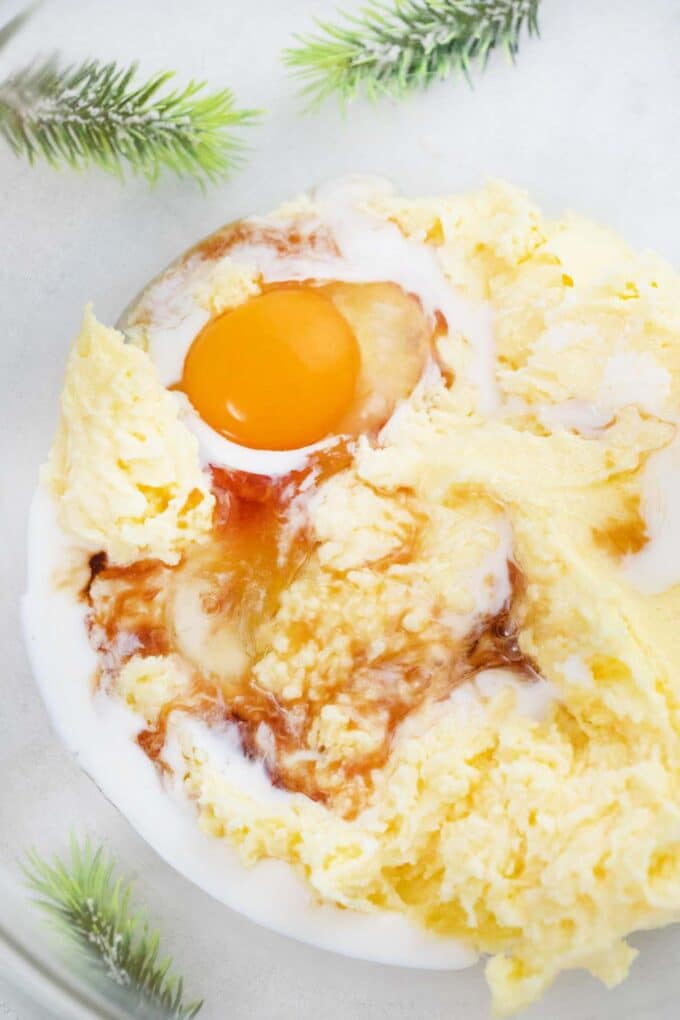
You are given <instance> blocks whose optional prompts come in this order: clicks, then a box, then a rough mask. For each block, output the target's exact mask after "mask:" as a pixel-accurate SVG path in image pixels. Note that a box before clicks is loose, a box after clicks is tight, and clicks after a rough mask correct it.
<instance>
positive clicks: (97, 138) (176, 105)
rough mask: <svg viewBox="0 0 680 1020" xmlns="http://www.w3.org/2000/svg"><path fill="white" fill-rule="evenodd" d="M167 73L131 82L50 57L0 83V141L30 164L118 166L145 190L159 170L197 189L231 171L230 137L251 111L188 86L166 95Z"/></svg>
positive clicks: (226, 95) (105, 69)
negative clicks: (143, 182) (141, 179)
mask: <svg viewBox="0 0 680 1020" xmlns="http://www.w3.org/2000/svg"><path fill="white" fill-rule="evenodd" d="M172 77H173V73H172V72H162V73H159V74H155V75H153V76H152V77H151V78H149V79H148V80H146V81H143V82H141V83H140V82H138V81H137V66H136V64H132V65H131V66H130V67H120V66H118V65H117V64H116V63H113V62H112V63H102V62H100V61H98V60H88V61H86V62H84V63H81V64H77V65H72V66H70V67H60V66H59V64H58V63H57V61H56V60H55V59H54V58H50V59H48V60H45V61H42V62H39V63H35V64H32V65H31V66H29V67H26V68H24V69H23V70H20V71H18V72H16V73H15V74H13V75H12V76H11V77H10V78H9V79H7V80H6V81H4V82H2V83H0V136H1V137H3V138H4V139H5V140H6V141H7V142H8V143H9V145H10V146H11V147H12V149H13V150H14V152H15V153H16V154H17V155H19V156H24V157H26V158H27V159H28V160H29V161H30V162H31V163H33V162H34V161H35V160H36V159H38V158H44V159H46V160H47V161H48V162H49V163H51V164H53V165H59V164H66V165H68V166H71V167H75V168H81V167H86V166H92V165H97V166H99V167H102V168H103V169H104V170H108V171H109V172H112V173H116V174H119V175H120V174H121V173H122V170H123V167H124V166H127V167H129V168H130V169H131V170H132V171H133V172H136V173H140V174H143V175H144V176H145V177H146V178H147V179H148V180H149V181H155V180H156V179H157V177H158V176H159V174H160V172H161V170H162V169H163V168H167V169H168V170H171V171H172V172H174V173H175V174H177V175H178V176H180V177H194V178H196V179H197V180H198V181H199V182H201V183H202V184H204V183H205V182H206V181H215V180H217V179H219V178H222V177H224V176H226V175H227V174H228V173H229V172H230V171H231V170H233V169H234V168H235V167H236V166H238V165H239V163H240V162H241V159H242V156H243V152H244V146H243V142H242V140H241V138H240V137H239V135H238V134H237V129H241V128H243V127H245V126H247V125H250V124H252V123H253V122H254V121H255V120H256V119H257V117H258V111H255V110H239V109H237V108H236V106H235V103H234V97H233V95H232V93H231V92H230V91H229V90H228V89H222V90H221V91H218V92H207V91H206V86H205V83H202V82H193V81H192V82H190V83H189V84H188V85H187V86H186V87H185V88H183V89H177V90H171V91H168V90H167V89H166V88H165V86H166V85H167V83H168V82H169V81H170V79H171V78H172Z"/></svg>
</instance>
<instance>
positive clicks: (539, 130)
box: [0, 0, 680, 1020]
mask: <svg viewBox="0 0 680 1020" xmlns="http://www.w3.org/2000/svg"><path fill="white" fill-rule="evenodd" d="M17 6H18V5H17V4H16V3H12V2H11V0H10V2H8V0H5V2H4V4H3V0H0V22H1V21H3V20H4V19H5V16H6V15H8V14H9V13H11V12H13V11H14V10H16V8H17ZM336 6H337V5H336V3H335V0H331V2H321V0H317V2H313V0H292V2H289V3H281V2H280V0H251V2H250V3H248V4H242V3H237V2H235V0H231V2H230V0H192V2H191V3H189V4H188V3H187V2H186V0H144V2H140V0H116V3H102V2H101V0H99V2H98V0H51V2H50V0H48V2H46V3H44V4H42V5H41V6H40V7H39V8H38V10H37V12H36V13H35V15H34V17H33V18H32V20H31V21H30V22H29V24H28V25H27V26H26V27H25V29H24V30H23V31H22V33H21V34H20V35H19V36H18V37H17V38H16V39H15V40H14V41H12V43H11V44H10V45H9V46H7V48H6V49H5V50H3V51H2V52H0V77H2V76H4V75H5V74H7V73H8V72H9V71H10V70H11V69H12V68H14V67H17V66H19V65H20V64H22V63H23V62H25V61H26V60H28V59H29V58H31V57H33V56H34V55H35V54H37V53H42V54H44V53H47V52H50V51H53V50H54V51H59V52H60V53H61V54H62V55H63V57H64V58H65V59H78V58H82V57H84V56H97V57H100V58H103V59H117V60H121V61H126V62H127V61H130V60H132V59H138V60H139V62H140V65H141V67H142V68H143V69H144V70H148V71H152V70H157V69H164V68H173V69H176V70H177V72H178V81H181V80H184V79H186V78H188V77H191V76H195V77H199V78H205V79H207V80H208V81H209V82H210V83H211V84H213V85H215V86H218V85H219V86H222V85H229V86H230V87H232V88H233V89H234V91H235V93H236V96H237V100H238V102H239V103H240V104H241V105H243V106H248V107H262V108H265V109H266V111H267V114H266V117H265V119H264V120H263V121H262V123H261V125H260V126H258V127H256V128H254V129H252V131H250V132H249V133H248V137H249V139H250V142H251V145H252V150H251V153H250V155H249V159H248V162H247V165H246V166H245V167H244V169H243V170H241V171H240V172H239V173H238V174H237V175H235V176H234V178H233V180H231V181H229V182H227V183H225V184H222V185H220V186H218V187H211V188H209V189H208V190H207V191H206V192H205V193H203V192H202V191H201V190H200V189H199V188H198V187H196V186H195V185H193V184H192V183H191V182H178V181H176V180H174V179H173V178H171V177H164V178H163V180H162V181H161V182H160V183H159V184H158V186H157V187H156V188H155V189H154V190H150V189H149V188H148V186H147V185H146V183H145V182H144V181H143V180H139V179H136V178H131V179H129V180H127V182H126V183H125V184H124V185H121V183H120V182H119V181H118V180H116V179H114V178H111V177H107V176H106V175H104V174H103V173H101V172H98V171H92V172H87V173H83V174H80V175H78V174H75V173H72V172H68V171H62V172H56V171H54V170H52V169H50V168H49V167H47V166H45V165H36V166H35V167H33V168H30V167H28V166H27V165H26V164H24V163H22V162H20V161H19V160H17V159H16V158H15V157H14V156H13V155H12V154H11V152H9V150H8V149H7V147H5V146H3V145H2V144H1V143H0V238H1V242H0V243H1V246H2V260H1V261H0V302H1V304H0V307H1V308H2V343H1V344H0V385H1V386H2V399H1V400H0V414H1V417H2V422H1V428H0V443H1V445H2V472H3V477H2V483H1V485H0V501H1V502H0V519H1V521H2V535H3V542H2V543H1V553H0V555H1V556H2V562H1V563H0V569H1V576H2V578H3V584H2V586H1V591H0V598H1V599H2V607H1V609H2V611H1V612H0V620H1V621H2V628H3V643H2V647H3V652H4V662H3V669H2V671H0V673H1V674H2V679H1V680H0V683H1V684H2V690H3V699H2V704H3V710H2V713H3V714H4V713H5V712H6V709H7V708H8V706H11V708H10V709H9V712H8V714H7V715H5V720H6V724H5V725H3V727H2V739H1V740H0V769H2V775H3V782H2V784H1V788H0V860H2V862H3V863H5V862H7V861H9V860H11V859H14V857H15V856H16V854H18V853H19V852H20V851H21V849H22V847H23V846H25V845H27V844H28V843H30V842H31V841H38V842H39V843H41V844H42V845H45V846H46V847H48V848H49V846H50V840H51V839H54V840H55V841H57V840H59V839H62V838H63V834H64V833H67V832H68V829H69V827H70V825H71V824H73V822H74V821H75V820H76V818H77V817H78V812H79V811H81V808H82V809H83V810H85V809H87V811H88V824H89V826H90V828H94V829H95V830H97V828H98V827H103V828H105V829H106V831H107V832H108V833H110V832H112V831H113V829H114V828H115V827H116V826H117V829H116V831H117V832H118V833H119V837H118V841H117V843H116V849H117V851H118V852H119V853H121V855H122V857H123V860H124V861H125V860H126V859H128V860H132V859H134V861H135V868H136V869H137V871H138V872H139V873H140V874H142V875H143V877H144V880H145V883H146V892H147V899H148V900H149V902H150V905H151V907H152V910H154V911H155V912H156V914H159V913H160V914H161V915H162V917H163V921H164V927H165V930H166V931H168V933H169V938H170V943H171V946H172V949H173V952H174V953H175V955H176V956H177V957H178V958H179V959H181V960H182V961H183V962H184V963H185V964H186V961H187V959H189V958H192V954H193V950H192V946H191V945H190V944H189V939H188V938H187V937H186V935H185V933H184V932H183V929H182V923H181V918H182V903H183V897H184V896H185V895H187V894H186V891H185V889H184V886H185V885H186V883H184V882H183V880H181V879H179V878H178V877H173V876H172V875H171V874H170V873H169V871H168V869H167V868H165V867H164V866H161V865H159V864H157V861H156V858H155V857H154V855H153V854H152V853H151V851H148V850H146V849H145V848H143V847H140V846H139V845H138V844H139V840H137V839H136V837H135V836H134V835H133V834H131V833H129V832H127V830H126V829H125V827H124V823H122V821H114V820H113V817H114V814H115V813H114V811H113V809H112V808H111V807H110V805H108V804H104V803H100V802H102V801H103V798H101V796H100V795H99V794H97V792H96V791H93V790H91V789H90V787H91V784H89V781H87V780H86V779H85V778H84V777H83V776H82V775H81V774H80V773H79V770H78V769H77V767H76V765H75V763H73V762H72V761H71V760H70V759H69V758H68V756H67V755H66V754H65V752H64V751H63V750H62V749H61V748H60V746H59V744H58V742H57V741H56V739H55V738H54V737H53V736H52V734H51V732H50V729H49V726H48V723H47V720H46V719H45V716H44V712H43V709H42V706H41V703H40V701H39V699H38V697H37V694H36V692H35V690H34V689H33V686H32V683H31V679H30V676H29V672H28V667H27V663H26V657H25V652H24V649H23V645H22V641H21V637H20V633H19V627H18V599H19V595H20V593H21V591H22V590H23V587H24V545H25V524H26V512H27V507H28V503H29V500H30V496H31V492H32V490H33V488H34V485H35V481H36V474H37V469H38V465H39V464H40V462H41V460H42V459H43V458H44V456H45V453H46V450H47V447H48V444H49V440H50V435H51V431H52V429H53V425H54V422H55V419H56V410H57V398H58V393H59V389H60V386H61V381H62V376H63V365H64V360H65V355H66V351H67V348H68V345H69V343H70V342H71V340H72V338H73V336H74V334H75V331H76V330H77V328H78V324H79V319H80V316H81V312H82V307H83V305H84V304H85V302H86V301H89V300H92V301H93V302H94V307H95V310H96V312H97V314H98V316H99V317H100V318H101V319H103V320H104V321H112V320H115V319H116V317H117V315H118V313H119V312H120V310H121V309H122V308H124V307H125V305H126V304H127V302H128V301H129V300H130V298H131V297H132V296H133V295H134V294H135V293H137V292H138V291H139V289H140V287H141V285H143V284H144V282H145V281H146V280H148V279H149V278H150V277H151V276H153V275H154V273H156V272H157V271H158V270H159V269H160V268H161V267H163V266H164V265H165V264H166V263H168V262H169V261H170V260H171V258H172V257H173V256H175V255H176V254H178V253H179V252H181V251H183V250H184V249H185V248H186V247H187V246H188V245H189V244H191V243H192V242H193V241H195V240H196V239H198V238H200V237H201V236H202V235H204V234H206V233H208V232H209V231H210V230H211V229H213V228H215V227H216V226H218V225H219V224H220V223H223V222H226V221H228V220H230V219H233V218H235V217H236V216H238V215H240V214H245V213H249V212H258V211H264V210H266V209H268V208H270V207H272V206H273V205H275V204H276V203H278V202H279V201H281V200H283V199H285V198H287V197H291V196H293V195H295V194H296V193H297V192H298V191H300V190H301V189H303V188H305V187H306V186H309V185H311V184H314V183H316V182H319V181H322V180H324V179H327V178H329V177H334V176H339V175H341V174H344V173H347V172H349V171H353V172H362V173H373V174H380V175H384V176H388V177H391V178H393V179H394V180H395V182H396V183H397V184H398V185H399V187H400V188H402V189H403V190H404V192H406V193H407V194H428V193H444V192H447V191H457V190H461V189H466V188H471V187H474V186H477V185H479V184H480V183H481V182H483V181H484V180H485V179H487V178H489V177H501V178H505V179H507V180H509V181H512V182H514V183H516V184H519V185H521V186H522V187H525V188H527V189H528V190H529V192H530V193H531V195H532V197H533V198H534V199H535V200H536V201H537V202H538V203H539V204H540V205H541V206H543V208H544V209H545V210H547V212H548V213H549V214H551V215H557V214H559V213H560V212H562V211H563V210H565V209H573V210H576V211H578V212H581V213H583V214H585V215H587V216H589V217H592V218H593V219H596V220H599V221H601V222H603V223H605V224H608V225H610V226H611V227H613V228H614V229H616V230H617V231H619V232H620V233H621V234H622V235H623V236H624V237H625V238H626V239H627V240H628V241H629V242H630V243H631V244H633V245H635V246H638V247H642V248H646V247H649V248H653V249H655V250H657V251H658V252H660V253H661V254H662V255H664V256H666V257H667V258H669V259H670V260H671V261H673V262H674V263H675V264H676V265H680V230H679V229H678V225H679V219H678V214H679V212H680V209H679V200H678V180H679V179H680V104H679V103H678V101H677V99H678V96H679V95H680V62H679V61H678V53H680V7H678V5H677V4H675V3H672V2H670V0H646V2H645V3H641V2H640V0H617V2H614V0H591V2H589V3H584V2H581V3H575V2H573V0H544V2H543V5H542V10H541V18H540V21H541V37H540V38H534V39H528V38H524V39H523V41H522V44H521V47H520V52H519V55H518V58H517V63H516V66H514V67H513V66H512V65H511V64H509V63H508V62H507V60H505V59H504V58H503V57H502V56H501V55H495V56H494V57H493V58H492V59H491V61H490V64H489V67H488V68H487V70H486V71H485V72H484V73H483V74H477V73H475V74H474V89H472V90H471V89H469V88H468V87H467V86H466V85H465V83H464V82H462V81H455V82H454V81H449V82H445V83H437V84H436V85H435V86H433V87H432V88H431V89H430V90H429V91H428V92H426V93H423V94H418V95H415V96H413V97H410V98H408V99H406V100H404V101H403V102H401V103H396V102H393V101H390V100H386V101H382V102H380V103H379V104H377V105H374V106H371V105H370V104H368V103H365V102H362V101H360V102H357V103H356V104H355V105H354V106H352V107H351V108H350V110H349V111H348V112H347V113H346V114H344V115H343V114H341V112H340V111H339V109H338V107H337V105H336V104H335V103H334V102H333V101H329V102H327V103H326V104H325V105H324V106H323V107H322V108H321V109H320V110H318V111H315V112H313V113H308V114H305V115H303V113H302V105H301V103H300V100H299V98H298V97H297V96H296V92H295V88H294V85H293V83H292V82H291V80H290V78H289V77H288V76H287V75H286V73H285V71H284V70H283V69H282V66H281V63H280V60H279V52H280V50H281V49H282V47H284V46H285V45H287V44H289V43H290V41H291V37H292V35H293V33H295V32H304V31H305V30H308V29H309V28H310V25H311V19H312V16H313V15H316V16H327V17H330V16H332V15H333V12H334V10H335V7H336ZM344 6H345V7H346V8H347V9H348V10H349V9H356V7H357V4H356V2H355V0H345V5H344ZM7 720H9V724H7ZM39 798H42V801H41V802H42V803H44V804H46V805H47V806H48V807H47V808H46V809H45V813H44V814H41V815H40V816H39V817H36V813H35V810H34V806H35V804H36V803H38V801H39ZM83 806H85V807H83ZM191 902H192V903H193V904H195V903H196V902H197V900H196V897H195V896H194V897H193V898H192V900H191ZM201 902H202V903H203V904H204V910H205V916H206V925H207V926H212V928H211V929H210V930H211V931H219V932H220V937H221V938H223V939H224V972H225V973H224V979H223V980H222V983H221V984H220V983H219V982H217V985H216V987H217V986H218V987H219V988H220V989H221V994H222V995H223V996H224V998H223V1000H222V1001H223V1002H224V1003H226V1004H228V1009H227V1007H226V1005H225V1007H224V1008H223V1009H221V1008H219V1006H218V1007H216V1006H215V1005H214V1004H213V1006H212V1007H211V1008H210V1009H209V1010H207V1011H206V1014H205V1016H206V1020H209V1018H213V1017H214V1018H217V1017H221V1016H231V1017H234V1018H238V1020H241V1018H242V1020H246V1018H248V1020H283V1018H284V1017H292V1016H295V1017H296V1020H312V1018H314V1020H317V1018H322V1020H344V1018H347V1017H352V1018H356V1020H381V1018H387V1017H389V1018H390V1020H426V1018H427V1020H435V1018H442V1020H443V1018H444V1017H455V1016H465V1017H467V1018H469V1020H482V1018H483V1017H484V1016H485V1015H486V1004H487V994H486V991H485V990H484V987H483V981H482V979H481V976H480V973H479V970H478V969H477V970H475V971H467V972H463V973H460V974H442V973H433V974H427V973H424V972H415V971H406V970H390V969H388V968H383V967H377V966H373V965H369V964H365V963H357V962H353V961H349V960H345V959H341V958H339V957H334V956H331V955H330V954H326V953H323V952H320V951H317V950H313V949H309V948H307V947H304V946H301V945H298V944H296V943H293V942H290V941H289V940H286V939H283V938H280V937H278V936H275V935H272V934H271V933H268V932H265V931H263V930H261V929H258V928H256V927H255V926H254V925H252V924H250V923H249V922H246V921H243V920H242V919H240V918H238V917H237V916H236V915H232V914H229V913H228V912H225V911H224V909H223V908H220V907H218V906H217V905H216V904H213V903H212V902H211V901H209V900H208V899H207V897H203V898H202V900H201ZM225 917H226V918H227V920H225ZM206 930H207V928H206ZM634 941H635V944H636V945H639V946H640V947H641V948H642V949H643V953H642V955H641V957H640V959H639V960H638V961H637V962H636V964H635V965H634V969H633V974H632V976H631V978H630V980H629V982H628V983H627V984H625V985H624V986H622V987H621V988H619V989H617V990H615V991H614V992H612V993H607V992H605V990H604V989H603V988H602V987H601V986H599V985H598V984H597V983H596V982H594V981H593V980H592V979H590V978H588V977H586V976H584V975H581V974H575V975H568V976H567V977H564V978H562V979H560V981H559V982H558V983H557V985H556V987H555V989H553V990H552V991H551V993H550V994H549V996H548V997H547V999H546V1000H545V1002H544V1003H543V1004H540V1005H538V1006H536V1007H534V1008H533V1009H531V1010H530V1011H529V1012H528V1013H527V1014H526V1016H527V1017H528V1018H532V1020H572V1018H574V1020H575V1018H578V1020H590V1018H592V1020H595V1018H598V1020H603V1018H606V1017H612V1018H613V1017H616V1018H617V1020H643V1018H649V1017H652V1016H653V1017H654V1018H655V1020H671V1017H673V1018H675V1017H676V1016H677V1001H678V994H679V993H680V978H679V977H678V974H680V966H679V965H680V934H678V933H677V931H675V932H673V931H671V932H663V933H662V932H655V933H652V934H650V935H647V936H643V937H641V938H639V939H638V938H636V939H635V940H634ZM196 955H197V958H196V959H195V961H194V963H193V964H192V965H191V968H188V967H187V966H186V965H185V967H184V969H185V971H186V970H187V969H191V974H192V986H193V985H194V984H195V985H196V986H197V987H198V988H199V989H200V986H201V980H202V978H205V979H206V980H207V976H208V974H209V973H210V980H211V982H212V983H213V984H215V977H214V966H215V958H214V956H213V958H212V960H208V959H207V958H206V959H202V958H198V954H196ZM209 968H211V969H210V972H209ZM3 1003H4V1005H3ZM46 1015H47V1014H46V1013H43V1012H40V1011H36V1010H35V1009H34V1008H33V1007H30V1006H29V1005H28V1004H27V1003H26V1002H24V1001H23V1000H20V999H19V998H18V993H16V992H14V991H10V990H9V988H7V989H6V990H3V988H1V987H0V1020H4V1018H5V1017H8V1018H12V1020H14V1018H15V1017H19V1018H20V1020H33V1018H37V1017H42V1016H46Z"/></svg>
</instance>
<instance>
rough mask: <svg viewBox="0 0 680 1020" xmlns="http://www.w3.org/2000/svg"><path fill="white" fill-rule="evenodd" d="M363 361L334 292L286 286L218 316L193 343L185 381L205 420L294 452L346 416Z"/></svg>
mask: <svg viewBox="0 0 680 1020" xmlns="http://www.w3.org/2000/svg"><path fill="white" fill-rule="evenodd" d="M360 360H361V359H360V354H359V345H358V344H357V341H356V338H355V336H354V334H353V332H352V330H351V329H350V327H349V325H348V323H347V320H346V319H345V318H344V317H343V316H342V315H341V313H340V312H339V311H338V309H337V308H336V306H335V305H334V304H333V302H332V301H331V300H330V299H329V298H327V297H325V296H324V295H322V294H319V293H317V292H316V291H314V290H313V289H312V288H305V287H296V288H282V289H280V290H272V291H269V292H268V293H266V294H261V295H259V296H258V297H255V298H251V300H249V301H247V302H245V304H243V305H239V306H238V308H234V309H232V310H231V311H228V312H225V313H224V314H223V315H220V316H218V317H217V318H215V319H212V320H211V321H210V322H209V323H208V324H207V325H206V326H205V327H204V328H203V329H202V330H201V332H200V333H199V334H198V336H197V337H196V339H195V340H194V342H193V343H192V345H191V347H190V348H189V352H188V354H187V356H186V359H185V361H184V372H183V376H182V381H181V384H180V385H181V389H183V390H184V392H185V393H186V394H187V396H188V397H189V400H190V401H191V403H192V404H193V406H194V407H195V408H196V410H197V411H198V413H199V414H200V416H201V418H203V420H204V421H206V422H207V423H208V425H210V426H212V428H214V429H216V430H217V431H218V432H221V433H223V435H225V436H227V437H228V438H229V439H232V440H233V441H234V442H236V443H240V444H241V445H242V446H249V447H253V448H254V449H258V450H294V449H297V448H298V447H300V446H307V445H308V444H309V443H315V442H316V441H317V440H319V439H322V438H323V437H324V436H326V435H328V434H329V433H330V432H332V430H333V427H334V426H335V425H336V424H337V423H338V422H339V421H340V419H341V418H342V417H343V416H344V415H345V413H346V412H347V410H348V408H349V407H350V405H351V403H352V399H353V397H354V392H355V388H356V383H357V377H358V375H359V367H360Z"/></svg>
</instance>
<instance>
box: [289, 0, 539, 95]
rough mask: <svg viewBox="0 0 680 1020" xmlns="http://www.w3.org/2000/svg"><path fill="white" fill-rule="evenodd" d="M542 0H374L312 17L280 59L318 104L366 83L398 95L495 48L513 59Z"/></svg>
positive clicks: (482, 59) (532, 29)
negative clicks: (312, 28)
mask: <svg viewBox="0 0 680 1020" xmlns="http://www.w3.org/2000/svg"><path fill="white" fill-rule="evenodd" d="M539 3H540V0H395V2H394V3H393V4H390V3H388V2H386V0H373V2H371V3H369V5H368V6H367V7H364V8H363V9H362V10H361V11H360V13H358V14H356V15H350V14H344V15H343V16H342V17H343V21H342V23H339V24H329V23H326V22H317V24H318V27H319V30H320V31H319V32H318V33H317V34H315V35H303V36H297V37H296V39H297V42H298V45H297V46H295V47H292V48H290V49H288V50H285V51H284V54H283V59H284V62H285V63H286V64H287V65H288V66H289V67H290V68H292V70H293V73H294V74H296V75H297V77H298V78H299V79H300V80H301V82H302V85H303V94H305V95H307V96H308V97H309V98H310V100H311V103H312V105H316V104H317V103H319V102H321V100H323V99H325V98H326V97H327V96H328V95H330V94H331V93H337V94H338V95H339V96H340V99H341V100H342V101H343V102H347V101H349V100H351V99H353V98H354V97H355V96H356V95H357V93H358V92H360V91H361V90H364V91H365V92H366V94H367V95H368V96H369V98H371V99H375V98H377V97H379V96H381V95H391V96H396V97H398V96H401V95H403V94H404V93H405V92H407V91H410V90H414V89H419V88H424V87H425V86H427V85H428V84H429V83H430V82H432V81H434V80H435V79H437V78H446V77H447V76H448V75H449V74H451V73H452V72H453V71H459V72H461V73H462V74H463V75H464V76H465V77H466V78H467V79H468V80H469V76H470V70H471V66H472V64H473V63H475V62H476V63H480V64H482V65H484V64H485V63H486V61H487V59H488V57H489V54H490V53H491V52H492V50H494V49H499V48H500V49H504V50H505V51H506V53H507V54H508V55H509V56H510V57H511V59H513V60H514V57H515V54H516V53H517V49H518V45H519V40H520V36H521V33H522V30H523V28H524V27H525V26H526V28H527V31H528V34H529V35H534V34H537V33H538V22H537V13H538V5H539Z"/></svg>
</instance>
